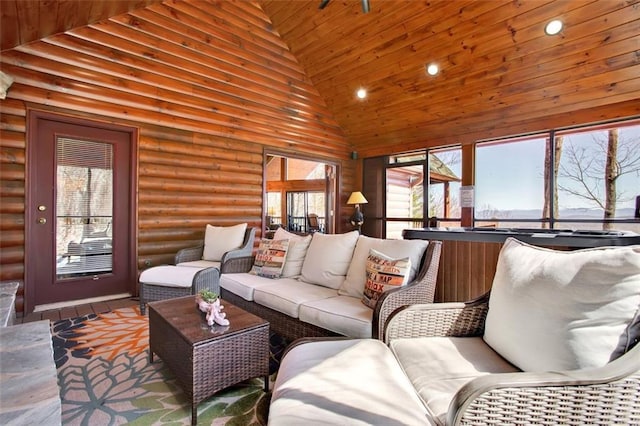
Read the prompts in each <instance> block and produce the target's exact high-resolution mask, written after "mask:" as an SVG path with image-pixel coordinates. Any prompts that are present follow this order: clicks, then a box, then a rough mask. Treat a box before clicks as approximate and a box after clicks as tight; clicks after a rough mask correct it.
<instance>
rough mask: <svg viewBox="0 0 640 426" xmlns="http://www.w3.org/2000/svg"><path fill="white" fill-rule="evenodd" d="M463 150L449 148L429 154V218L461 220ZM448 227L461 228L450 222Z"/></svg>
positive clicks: (456, 222) (440, 220) (456, 223)
mask: <svg viewBox="0 0 640 426" xmlns="http://www.w3.org/2000/svg"><path fill="white" fill-rule="evenodd" d="M461 176H462V150H461V149H460V148H448V149H441V150H433V151H430V152H429V217H434V216H435V217H437V218H438V219H439V222H442V220H443V219H450V218H458V219H459V218H460V186H461V184H460V181H461V178H460V177H461ZM448 223H453V225H451V224H449V225H448V226H460V222H459V220H458V221H453V222H452V221H448Z"/></svg>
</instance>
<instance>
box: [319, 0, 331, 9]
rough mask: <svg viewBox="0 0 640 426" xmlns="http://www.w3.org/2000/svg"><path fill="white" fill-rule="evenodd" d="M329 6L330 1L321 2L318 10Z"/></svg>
mask: <svg viewBox="0 0 640 426" xmlns="http://www.w3.org/2000/svg"><path fill="white" fill-rule="evenodd" d="M328 4H329V0H321V1H320V7H319V8H318V9H324V8H325V7H327V5H328Z"/></svg>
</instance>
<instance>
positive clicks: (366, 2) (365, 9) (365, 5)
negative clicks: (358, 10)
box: [327, 0, 369, 13]
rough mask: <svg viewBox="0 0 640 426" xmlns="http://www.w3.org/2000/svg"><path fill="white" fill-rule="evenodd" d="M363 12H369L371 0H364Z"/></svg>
mask: <svg viewBox="0 0 640 426" xmlns="http://www.w3.org/2000/svg"><path fill="white" fill-rule="evenodd" d="M327 1H328V0H327ZM362 13H369V0H362Z"/></svg>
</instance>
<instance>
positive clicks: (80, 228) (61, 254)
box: [55, 137, 113, 279]
mask: <svg viewBox="0 0 640 426" xmlns="http://www.w3.org/2000/svg"><path fill="white" fill-rule="evenodd" d="M56 177H57V179H56V234H55V236H56V245H55V247H56V275H57V279H66V278H75V277H79V276H87V275H91V276H96V275H100V274H109V273H111V272H112V269H113V258H112V247H113V240H112V239H113V235H112V229H111V226H112V223H113V146H112V145H111V144H108V143H101V142H90V141H83V140H76V139H69V138H60V137H59V138H57V140H56Z"/></svg>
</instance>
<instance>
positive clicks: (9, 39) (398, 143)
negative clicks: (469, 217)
mask: <svg viewBox="0 0 640 426" xmlns="http://www.w3.org/2000/svg"><path fill="white" fill-rule="evenodd" d="M1 3H2V5H1V7H2V49H3V51H4V50H5V49H8V48H11V47H14V46H16V45H19V44H24V43H26V42H29V41H31V40H36V39H38V38H41V37H44V36H47V35H49V34H53V33H56V32H60V31H66V30H69V29H70V28H72V27H76V26H79V25H84V24H85V23H90V22H94V21H96V20H99V19H104V18H107V17H109V16H112V15H115V14H118V13H122V12H124V11H127V10H133V9H135V8H138V7H144V6H146V5H147V4H150V3H155V2H154V1H81V0H73V1H72V0H60V1H57V2H39V3H38V2H22V1H20V0H13V1H7V0H3V1H2V2H1ZM34 3H35V4H36V5H39V6H38V7H36V6H35V5H34ZM167 3H171V4H177V3H179V2H177V1H169V2H167ZM202 3H203V4H205V2H202ZM369 3H370V9H371V10H370V12H369V13H367V14H364V13H363V11H362V7H361V2H360V1H351V0H331V1H330V2H329V4H328V5H327V7H325V8H324V9H323V10H319V8H318V6H319V4H320V1H319V0H318V1H298V0H261V1H259V2H257V4H258V5H260V6H261V7H262V8H263V10H264V11H265V12H266V14H267V15H268V17H269V18H270V19H271V21H272V23H273V27H274V29H275V30H276V31H277V32H278V33H279V34H280V36H281V37H282V39H283V40H284V41H285V42H286V44H287V45H288V46H289V48H290V49H291V52H292V53H293V55H294V56H295V58H296V59H297V60H298V62H299V63H300V64H301V65H302V67H303V68H304V70H305V71H306V74H307V77H308V78H309V79H310V81H311V82H312V83H313V85H314V86H315V88H316V89H317V90H318V91H319V93H320V95H321V96H322V98H323V99H324V100H325V102H326V103H327V105H328V107H329V110H330V111H331V112H332V113H333V115H334V118H335V119H336V120H337V122H338V124H339V125H340V127H341V128H342V130H343V131H344V133H345V135H346V137H347V139H348V141H349V143H350V144H351V145H352V146H353V149H354V150H356V151H358V152H359V154H360V156H361V157H366V156H374V155H382V154H388V153H392V152H400V151H405V150H412V149H418V148H423V147H426V146H439V145H449V144H455V143H469V142H472V141H474V140H477V139H483V138H491V137H498V136H505V135H513V134H521V133H526V132H533V131H538V130H544V129H548V128H552V127H562V126H571V125H575V124H583V123H586V122H591V121H593V122H595V121H599V120H606V119H612V118H617V117H625V116H632V115H638V114H640V0H606V1H591V0H583V1H567V0H555V1H554V0H491V1H475V0H453V1H452V0H430V1H415V0H412V1H396V0H385V1H382V0H370V1H369ZM196 4H198V3H197V2H196V3H194V6H195V5H196ZM43 5H44V6H43ZM52 5H57V6H56V8H54V9H55V11H54V9H51V8H52ZM45 6H46V7H45ZM554 18H560V19H562V20H563V21H564V22H565V28H564V29H563V31H562V32H561V33H560V34H559V35H556V36H551V37H550V36H546V35H545V34H544V30H543V29H544V25H545V24H546V23H547V22H548V21H549V20H551V19H554ZM139 31H140V40H142V41H144V40H145V36H144V31H146V30H145V29H144V28H140V29H139ZM129 40H130V41H131V42H132V43H135V42H136V38H135V37H130V38H129ZM142 41H141V42H142ZM142 49H143V47H142V46H141V50H142ZM431 62H434V63H437V64H438V65H439V66H440V68H441V71H440V73H439V74H438V75H437V76H435V77H430V76H428V75H426V73H425V65H426V64H428V63H431ZM361 87H362V88H365V89H367V91H368V93H369V96H368V97H367V98H366V99H365V100H362V101H361V100H357V99H356V97H355V91H356V90H357V89H358V88H361Z"/></svg>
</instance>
